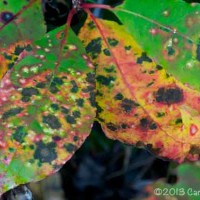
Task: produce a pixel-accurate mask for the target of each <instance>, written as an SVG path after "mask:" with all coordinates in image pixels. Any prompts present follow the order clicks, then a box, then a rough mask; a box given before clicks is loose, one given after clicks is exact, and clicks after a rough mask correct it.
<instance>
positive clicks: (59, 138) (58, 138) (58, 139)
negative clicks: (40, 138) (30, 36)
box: [52, 135, 62, 142]
mask: <svg viewBox="0 0 200 200" xmlns="http://www.w3.org/2000/svg"><path fill="white" fill-rule="evenodd" d="M52 139H53V140H54V141H55V142H57V141H60V140H61V139H62V138H61V137H59V136H57V135H56V136H53V137H52Z"/></svg>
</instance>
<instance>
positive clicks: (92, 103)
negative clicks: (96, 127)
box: [89, 92, 96, 107]
mask: <svg viewBox="0 0 200 200" xmlns="http://www.w3.org/2000/svg"><path fill="white" fill-rule="evenodd" d="M95 97H96V95H95V92H90V98H89V101H90V104H91V106H92V107H96V101H95Z"/></svg>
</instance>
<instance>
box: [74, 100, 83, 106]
mask: <svg viewBox="0 0 200 200" xmlns="http://www.w3.org/2000/svg"><path fill="white" fill-rule="evenodd" d="M76 104H77V106H79V107H83V104H84V99H77V100H76Z"/></svg>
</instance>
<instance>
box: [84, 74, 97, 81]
mask: <svg viewBox="0 0 200 200" xmlns="http://www.w3.org/2000/svg"><path fill="white" fill-rule="evenodd" d="M86 81H87V82H88V83H94V82H95V74H93V73H88V74H87V77H86Z"/></svg>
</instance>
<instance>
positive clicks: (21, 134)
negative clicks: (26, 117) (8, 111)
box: [12, 126, 28, 143]
mask: <svg viewBox="0 0 200 200" xmlns="http://www.w3.org/2000/svg"><path fill="white" fill-rule="evenodd" d="M27 134H28V133H27V132H26V131H25V128H24V127H23V126H19V127H17V129H16V130H15V132H14V133H13V135H12V138H13V139H14V140H16V141H17V142H19V143H22V142H24V138H25V136H26V135H27Z"/></svg>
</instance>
